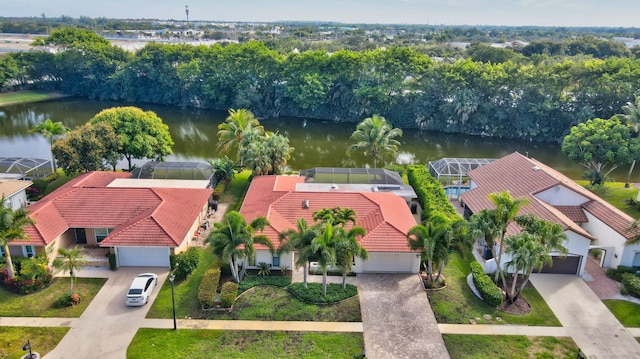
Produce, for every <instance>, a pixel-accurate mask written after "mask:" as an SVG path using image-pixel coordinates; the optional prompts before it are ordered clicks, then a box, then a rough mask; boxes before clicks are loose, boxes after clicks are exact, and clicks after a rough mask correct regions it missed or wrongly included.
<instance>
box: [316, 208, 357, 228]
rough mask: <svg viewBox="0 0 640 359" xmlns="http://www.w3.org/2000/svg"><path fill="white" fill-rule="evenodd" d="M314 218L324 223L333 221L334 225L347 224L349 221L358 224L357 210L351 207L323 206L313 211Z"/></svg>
mask: <svg viewBox="0 0 640 359" xmlns="http://www.w3.org/2000/svg"><path fill="white" fill-rule="evenodd" d="M312 217H313V220H314V221H316V222H322V223H331V224H332V225H334V226H337V225H341V226H345V225H347V223H349V222H351V224H353V225H355V224H356V212H355V211H354V210H352V209H351V208H341V207H339V206H338V207H333V208H323V209H320V210H317V211H315V212H313V215H312Z"/></svg>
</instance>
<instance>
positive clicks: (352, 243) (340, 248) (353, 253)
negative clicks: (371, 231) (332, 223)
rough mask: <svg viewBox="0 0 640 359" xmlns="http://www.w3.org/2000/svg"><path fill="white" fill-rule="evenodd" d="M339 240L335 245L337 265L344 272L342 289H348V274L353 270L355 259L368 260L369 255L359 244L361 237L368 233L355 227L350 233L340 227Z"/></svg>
mask: <svg viewBox="0 0 640 359" xmlns="http://www.w3.org/2000/svg"><path fill="white" fill-rule="evenodd" d="M338 230H339V231H340V236H339V240H338V241H337V242H336V243H335V250H336V264H337V265H338V266H339V267H340V271H341V272H342V289H344V288H346V287H347V274H348V273H349V272H351V270H352V269H353V259H354V257H358V258H360V259H368V258H369V253H368V252H367V250H366V249H364V248H363V247H362V246H361V245H360V243H359V242H358V238H359V237H364V236H365V234H366V232H365V229H364V228H362V227H353V228H351V229H350V230H349V231H347V230H345V229H344V228H343V227H338Z"/></svg>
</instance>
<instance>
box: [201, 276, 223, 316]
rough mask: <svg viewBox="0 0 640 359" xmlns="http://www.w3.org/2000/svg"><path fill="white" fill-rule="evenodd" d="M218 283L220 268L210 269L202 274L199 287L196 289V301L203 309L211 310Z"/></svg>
mask: <svg viewBox="0 0 640 359" xmlns="http://www.w3.org/2000/svg"><path fill="white" fill-rule="evenodd" d="M219 282H220V268H218V267H211V268H209V269H207V271H206V272H204V275H203V276H202V281H201V282H200V287H198V300H199V301H200V303H201V304H202V305H203V307H205V308H211V307H212V306H213V303H214V301H215V299H216V292H217V290H218V283H219Z"/></svg>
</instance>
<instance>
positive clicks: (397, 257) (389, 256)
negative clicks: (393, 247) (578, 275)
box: [363, 253, 416, 273]
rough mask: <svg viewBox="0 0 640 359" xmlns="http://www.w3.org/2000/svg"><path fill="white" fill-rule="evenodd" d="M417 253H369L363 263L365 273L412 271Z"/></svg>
mask: <svg viewBox="0 0 640 359" xmlns="http://www.w3.org/2000/svg"><path fill="white" fill-rule="evenodd" d="M415 256H416V255H415V254H413V253H410V254H404V253H369V259H367V260H366V261H364V263H363V271H364V272H365V273H411V269H412V267H413V258H415Z"/></svg>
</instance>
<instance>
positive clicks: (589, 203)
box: [460, 152, 633, 239]
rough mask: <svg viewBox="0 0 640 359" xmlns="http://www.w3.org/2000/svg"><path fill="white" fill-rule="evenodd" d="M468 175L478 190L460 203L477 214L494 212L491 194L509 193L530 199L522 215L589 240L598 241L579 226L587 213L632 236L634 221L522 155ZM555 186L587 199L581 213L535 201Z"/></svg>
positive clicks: (474, 190)
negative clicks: (631, 225) (539, 219)
mask: <svg viewBox="0 0 640 359" xmlns="http://www.w3.org/2000/svg"><path fill="white" fill-rule="evenodd" d="M468 175H469V177H471V179H472V180H473V182H474V183H475V184H477V186H478V187H476V188H474V189H472V190H470V191H467V192H465V193H463V194H461V195H460V200H461V201H462V202H464V203H465V204H466V205H467V207H469V209H470V210H471V211H472V212H474V213H475V212H478V211H480V210H481V209H483V208H494V205H493V203H492V202H491V201H490V200H489V199H488V198H487V195H488V194H489V193H493V192H500V191H504V190H508V191H509V192H510V193H511V195H512V196H513V197H514V198H518V197H525V198H528V200H529V202H530V203H529V204H528V205H526V206H524V207H523V208H522V210H521V213H532V214H535V215H537V216H539V217H541V218H543V219H545V220H547V221H551V222H554V223H558V224H560V225H562V226H563V228H564V229H565V230H567V229H568V230H571V231H574V232H576V233H578V234H580V235H582V236H584V237H586V238H589V239H594V238H593V236H591V235H590V234H589V233H587V232H586V231H585V230H584V229H582V228H581V227H580V225H579V222H586V214H585V213H584V212H583V211H585V210H586V211H588V212H589V213H591V214H592V215H594V216H595V217H596V218H598V219H600V220H602V221H603V222H605V223H607V224H608V225H609V226H610V227H611V228H613V229H614V230H616V231H617V232H618V233H620V234H622V235H623V236H625V237H626V238H629V237H630V236H631V235H632V233H630V232H629V231H628V230H627V228H628V226H629V224H630V223H632V222H633V218H631V217H630V216H628V215H627V214H625V213H623V212H621V211H620V210H618V209H617V208H615V207H613V206H612V205H610V204H609V203H607V202H606V201H604V200H602V199H601V198H600V197H598V196H596V195H595V194H593V193H592V192H590V191H588V190H587V189H585V188H584V187H582V186H580V185H578V184H577V183H575V182H574V181H573V180H571V179H570V178H568V177H567V176H565V175H563V174H562V173H560V172H558V171H556V170H554V169H553V168H551V167H549V166H547V165H545V164H544V163H542V162H539V161H537V160H535V159H532V158H528V157H526V156H523V155H521V154H520V153H518V152H514V153H512V154H510V155H507V156H505V157H503V158H500V159H498V160H496V161H494V162H492V163H490V164H487V165H484V166H482V167H479V168H476V169H474V170H472V171H470V172H469V173H468ZM555 186H563V187H565V188H567V189H569V190H571V191H573V192H575V193H577V194H579V195H581V196H582V197H584V198H585V202H584V203H583V204H581V205H580V206H579V207H580V211H578V209H577V208H575V207H576V206H570V207H573V208H571V209H569V208H567V207H566V206H556V207H554V206H552V205H550V204H549V203H547V202H545V201H543V200H541V199H538V198H536V197H535V194H537V193H540V192H542V191H544V190H547V189H549V188H552V187H555ZM577 222H578V223H577ZM518 230H519V229H518V228H517V226H512V227H510V229H509V232H511V233H513V232H515V231H518Z"/></svg>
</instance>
